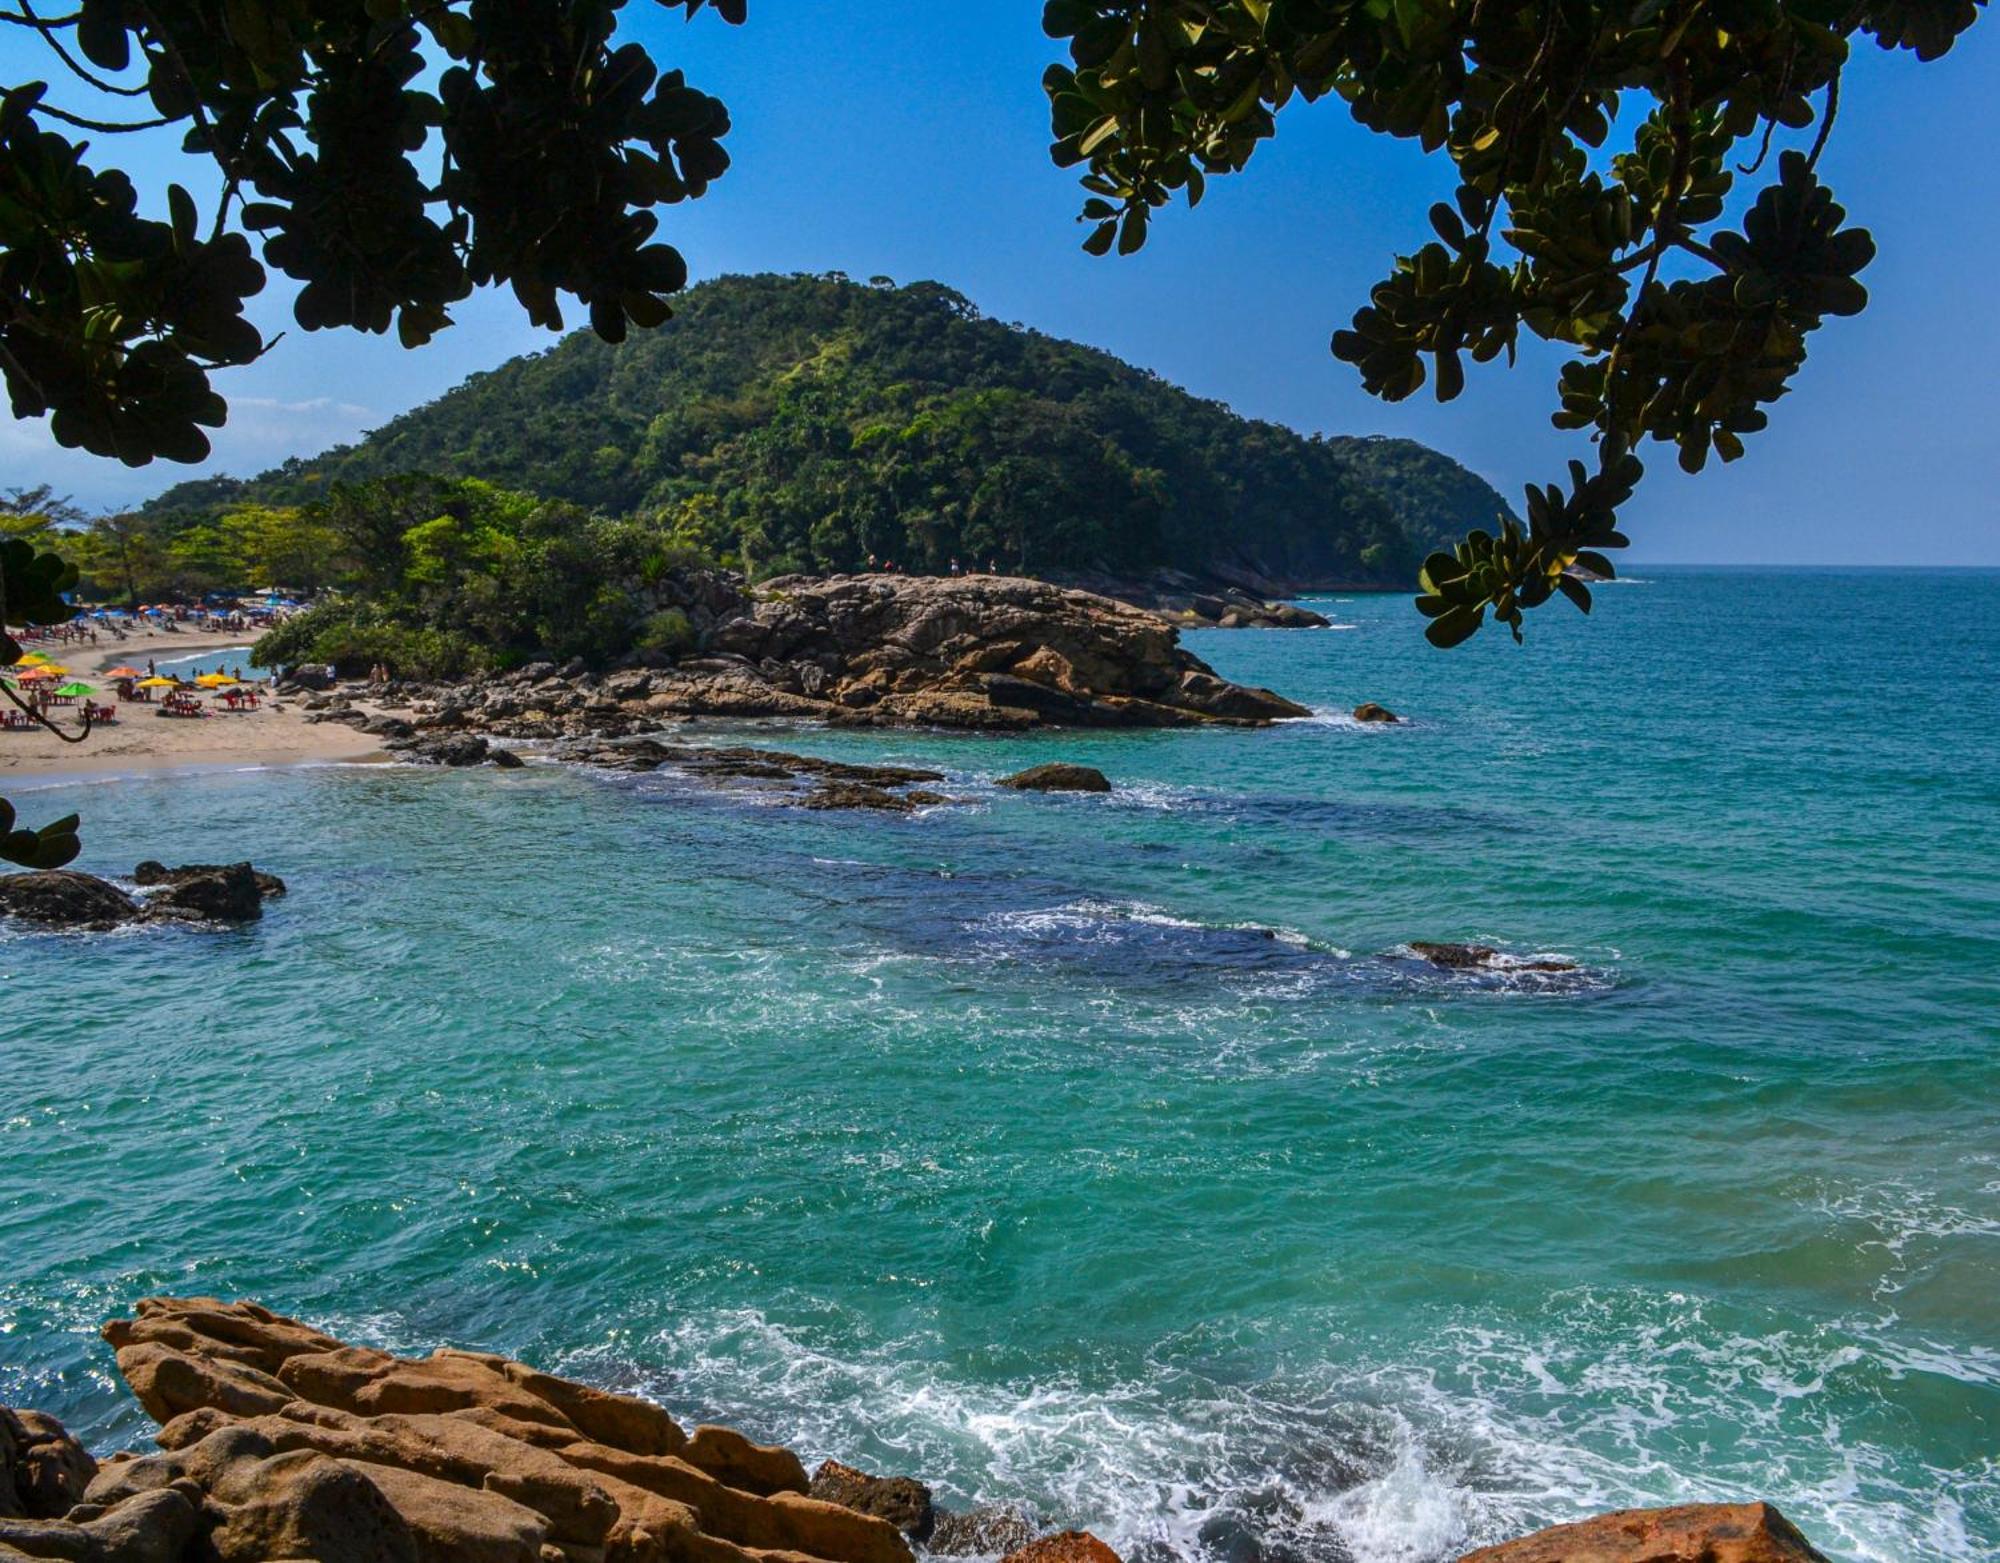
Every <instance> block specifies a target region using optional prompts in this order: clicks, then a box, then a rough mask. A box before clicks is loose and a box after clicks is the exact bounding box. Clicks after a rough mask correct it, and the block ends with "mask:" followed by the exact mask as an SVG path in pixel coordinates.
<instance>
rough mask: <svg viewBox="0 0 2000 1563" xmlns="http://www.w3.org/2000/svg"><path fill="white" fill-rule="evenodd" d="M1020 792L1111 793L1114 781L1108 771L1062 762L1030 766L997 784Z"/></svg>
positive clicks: (1003, 778)
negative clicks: (1111, 780) (1108, 775)
mask: <svg viewBox="0 0 2000 1563" xmlns="http://www.w3.org/2000/svg"><path fill="white" fill-rule="evenodd" d="M994 785H995V786H999V787H1012V788H1013V789H1014V790H1015V791H1016V792H1109V791H1110V790H1111V782H1110V780H1109V778H1107V777H1106V776H1105V774H1104V772H1102V771H1100V770H1098V769H1096V768H1095V767H1094V766H1089V765H1069V764H1065V763H1062V762H1060V761H1058V762H1056V763H1053V764H1049V765H1034V766H1030V767H1029V768H1028V769H1027V770H1025V771H1016V772H1015V773H1014V774H1013V775H1012V776H1003V777H1001V778H1000V780H999V781H998V782H996V783H995V784H994Z"/></svg>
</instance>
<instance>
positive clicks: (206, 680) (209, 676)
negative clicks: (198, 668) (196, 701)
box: [195, 673, 236, 689]
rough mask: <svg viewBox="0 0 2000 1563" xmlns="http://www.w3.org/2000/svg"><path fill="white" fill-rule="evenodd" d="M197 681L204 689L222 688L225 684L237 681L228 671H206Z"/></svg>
mask: <svg viewBox="0 0 2000 1563" xmlns="http://www.w3.org/2000/svg"><path fill="white" fill-rule="evenodd" d="M195 682H196V683H197V684H199V685H201V687H202V688H203V689H221V688H222V687H223V686H224V685H227V684H233V683H235V682H236V680H235V679H233V678H231V677H230V676H229V675H228V674H227V673H204V674H202V675H201V677H199V678H197V679H196V680H195Z"/></svg>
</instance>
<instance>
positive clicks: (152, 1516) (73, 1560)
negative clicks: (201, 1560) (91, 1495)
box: [0, 1488, 201, 1563]
mask: <svg viewBox="0 0 2000 1563" xmlns="http://www.w3.org/2000/svg"><path fill="white" fill-rule="evenodd" d="M200 1503H201V1494H200V1492H199V1491H198V1490H195V1489H192V1488H186V1489H184V1488H164V1489H162V1490H160V1491H158V1492H149V1493H141V1494H139V1495H137V1496H135V1497H133V1498H130V1499H128V1500H127V1501H125V1502H123V1503H120V1504H117V1505H115V1506H112V1507H108V1508H105V1507H97V1506H91V1507H89V1508H86V1509H82V1510H78V1511H76V1512H75V1513H74V1514H73V1515H72V1516H71V1517H69V1518H67V1519H59V1520H58V1519H40V1520H34V1519H6V1518H0V1558H6V1559H14V1558H19V1557H31V1558H59V1559H63V1560H65V1563H185V1559H186V1558H187V1556H188V1554H189V1551H190V1549H191V1548H192V1546H193V1544H194V1541H195V1538H196V1535H197V1534H198V1533H199V1531H200V1529H201V1511H200Z"/></svg>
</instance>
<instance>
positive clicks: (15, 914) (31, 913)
mask: <svg viewBox="0 0 2000 1563" xmlns="http://www.w3.org/2000/svg"><path fill="white" fill-rule="evenodd" d="M132 878H133V881H134V883H136V884H139V885H142V886H147V887H152V890H153V893H152V894H151V895H149V896H147V897H145V898H144V899H140V898H139V897H136V896H132V895H128V894H127V893H126V892H125V891H123V890H121V889H119V888H118V886H116V885H114V884H112V883H111V882H110V881H109V880H108V879H99V878H98V877H97V876H96V875H95V874H84V873H78V872H77V871H75V870H74V869H57V870H54V871H52V872H45V873H28V874H7V875H4V876H0V916H6V917H12V918H15V919H17V920H19V921H21V922H23V923H27V924H30V925H33V926H36V927H42V928H66V929H74V930H76V931H78V932H92V933H100V932H103V931H105V930H107V929H112V928H119V927H124V926H126V925H128V924H132V923H143V922H197V923H247V922H255V921H256V920H257V919H258V918H260V917H262V916H263V915H264V899H265V897H266V896H276V895H283V894H284V893H285V882H284V881H283V880H282V879H280V878H278V876H277V875H275V874H265V873H260V872H258V871H257V870H256V869H255V868H253V867H252V866H251V865H250V864H248V863H189V864H186V865H184V866H182V867H180V868H168V867H167V866H166V865H165V864H163V863H155V862H150V861H149V862H145V863H141V864H140V865H139V866H138V867H137V868H136V869H135V870H133V874H132Z"/></svg>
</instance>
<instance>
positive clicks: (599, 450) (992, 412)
mask: <svg viewBox="0 0 2000 1563" xmlns="http://www.w3.org/2000/svg"><path fill="white" fill-rule="evenodd" d="M405 472H433V473H439V474H447V475H456V476H465V477H477V478H482V479H485V480H488V481H490V482H493V483H496V484H499V485H502V486H505V487H507V488H510V489H519V490H524V491H527V492H530V493H534V494H537V495H540V496H543V497H545V498H550V499H562V500H569V501H573V502H574V503H576V504H578V505H582V506H586V507H589V508H590V509H592V510H596V511H600V512H604V513H609V514H614V515H634V516H645V517H648V518H654V519H657V520H659V521H661V522H662V523H663V524H664V525H665V526H666V527H667V529H668V530H669V531H670V532H672V533H674V534H675V535H678V536H679V537H681V538H682V539H683V540H684V541H686V542H687V543H689V544H692V545H695V546H697V547H700V548H702V549H703V550H705V551H708V552H711V553H714V554H717V555H733V556H735V557H736V559H737V560H738V561H739V562H741V563H744V564H746V565H748V566H749V567H750V568H752V569H753V570H755V571H758V572H775V571H780V570H788V569H808V570H817V569H856V568H860V567H861V566H863V565H864V564H865V563H866V562H867V560H868V558H869V556H870V555H873V556H874V557H875V558H876V559H877V560H878V561H880V562H882V563H885V564H886V563H888V562H890V561H894V562H895V563H897V564H899V565H901V566H903V567H904V568H907V569H913V570H943V569H946V568H947V567H948V566H949V564H950V561H951V560H953V559H957V560H959V561H960V562H961V563H962V564H964V565H965V566H967V567H972V566H974V565H977V566H978V567H980V568H984V567H985V566H986V565H987V564H989V563H998V564H1000V565H1001V566H1002V567H1003V568H1006V569H1010V570H1027V571H1031V572H1050V573H1063V572H1086V571H1106V572H1111V573H1117V574H1133V575H1137V574H1142V573H1145V572H1148V571H1151V570H1154V569H1158V568H1162V567H1167V568H1175V569H1180V570H1185V571H1188V572H1190V573H1193V574H1197V575H1199V574H1203V573H1205V572H1210V571H1215V570H1223V571H1228V570H1236V571H1244V570H1249V571H1255V572H1256V573H1258V574H1261V575H1265V576H1271V577H1277V578H1280V579H1283V580H1287V581H1290V582H1293V583H1297V584H1309V583H1317V584H1334V583H1337V582H1338V583H1352V582H1363V581H1375V582H1381V583H1400V582H1403V581H1407V580H1408V579H1409V576H1410V573H1411V572H1412V571H1413V570H1414V568H1415V566H1416V563H1417V560H1418V559H1419V557H1420V556H1421V551H1420V547H1419V543H1418V541H1413V540H1412V536H1413V534H1412V533H1411V532H1408V531H1406V530H1405V528H1404V526H1403V525H1401V524H1399V521H1398V518H1397V514H1396V512H1395V511H1394V510H1393V509H1392V508H1391V506H1390V504H1389V503H1388V502H1387V501H1386V499H1385V496H1384V493H1383V491H1382V488H1381V487H1380V485H1379V484H1378V482H1377V481H1376V480H1375V479H1374V478H1373V477H1371V475H1370V474H1369V473H1367V472H1364V471H1360V470H1357V468H1356V467H1355V466H1354V465H1353V464H1352V463H1351V460H1350V456H1349V448H1348V447H1345V446H1342V445H1340V444H1338V443H1337V442H1331V441H1325V440H1319V439H1307V438H1304V437H1302V436H1300V435H1297V434H1295V433H1293V432H1292V431H1291V430H1289V429H1284V428H1281V427H1279V426H1277V425H1275V424H1269V423H1258V422H1253V421H1250V420H1247V419H1244V418H1241V417H1238V416H1237V415H1236V414H1234V413H1232V412H1231V411H1230V410H1229V409H1228V408H1226V407H1224V406H1222V405H1220V404H1219V403H1215V402H1209V401H1202V400H1199V399H1197V398H1195V397H1193V396H1190V395H1188V394H1187V393H1186V392H1184V391H1181V390H1179V389H1177V388H1175V387H1173V386H1171V385H1169V384H1167V383H1166V382H1165V381H1163V380H1161V379H1159V378H1158V377H1157V376H1155V375H1151V374H1148V373H1146V372H1145V371H1142V370H1139V369H1134V368H1132V367H1131V366H1130V365H1127V364H1124V363H1121V362H1120V361H1119V360H1117V359H1116V358H1113V357H1112V356H1110V355H1109V354H1107V353H1102V352H1098V351H1096V350H1094V349H1091V348H1086V347H1081V346H1078V345H1076V344H1074V343H1070V342H1063V341H1059V340H1056V339H1055V338H1052V337H1048V336H1044V335H1041V334H1039V333H1037V332H1032V331H1025V330H1021V329H1019V328H1015V327H1010V326H1006V325H1003V324H1001V323H999V322H997V321H991V320H985V319H982V318H980V316H979V314H978V312H977V311H976V310H975V309H974V308H973V306H972V305H971V304H970V303H968V302H967V301H966V300H965V299H964V298H963V297H961V296H960V295H958V294H956V293H954V292H952V291H951V290H950V289H948V288H944V287H941V286H939V285H937V284H935V283H918V284H915V285H912V286H910V287H904V288H896V287H893V286H885V285H879V284H878V285H870V286H862V285H860V284H857V283H853V282H849V281H847V280H845V279H844V278H839V277H775V276H759V277H730V278H724V279H722V280H720V281H717V282H713V283H705V284H703V285H702V286H700V287H698V288H695V289H692V290H690V291H689V293H688V294H687V295H686V297H685V299H684V300H683V302H682V305H681V311H680V314H679V316H678V318H677V319H675V320H674V321H673V322H672V323H670V324H669V325H667V326H665V327H663V328H662V329H660V330H659V331H655V332H649V333H646V334H644V335H640V336H634V337H633V338H632V339H631V340H629V341H627V342H625V343H624V344H623V345H621V346H616V347H613V346H609V345H607V344H605V343H604V342H602V341H599V340H597V339H596V338H594V337H591V336H589V335H586V334H582V333H579V334H577V335H574V336H572V337H570V338H569V339H567V340H565V341H564V342H563V343H561V344H560V345H559V346H557V347H556V348H554V349H553V350H551V351H550V352H548V353H546V354H542V355H539V356H531V357H527V358H520V359H516V360H514V361H512V362H510V363H508V364H505V365H502V366H501V367H500V368H498V369H496V370H494V371H492V372H491V373H488V374H481V375H475V376H473V377H472V378H471V379H470V380H468V381H467V382H466V383H465V384H464V385H462V386H460V387H459V388H458V389H456V390H454V391H452V392H450V393H449V394H447V395H446V396H444V397H442V398H440V399H439V400H438V401H436V402H433V403H431V404H430V405H429V406H426V407H420V408H418V409H416V410H415V411H414V412H411V413H408V414H406V415H404V416H403V417H400V418H397V419H395V420H393V421H392V422H390V423H389V424H387V425H385V426H384V427H383V428H381V429H379V430H377V431H376V432H375V433H374V434H372V435H370V436H369V437H368V438H367V439H366V440H364V441H363V442H361V443H360V444H359V445H357V446H353V447H350V448H345V449H341V450H336V451H330V452H328V453H326V454H325V455H323V456H320V457H317V458H312V459H308V460H301V461H294V462H291V463H288V464H287V465H286V466H285V467H283V468H281V469H279V470H278V471H276V472H273V473H269V474H266V475H265V476H264V477H263V478H261V479H258V480H256V481H255V482H253V483H251V484H249V485H247V486H243V485H234V484H227V483H218V482H217V481H215V480H212V479H211V480H202V481H199V482H195V483H189V484H184V485H182V486H180V487H179V488H176V489H173V490H170V491H169V492H168V493H166V494H165V495H163V496H162V497H161V498H160V499H159V500H158V501H156V502H155V504H154V505H153V506H152V507H151V511H152V513H153V514H154V515H155V516H157V517H161V518H167V517H174V516H179V517H182V518H184V519H186V520H187V521H189V522H190V523H192V522H196V521H200V520H201V519H203V518H205V517H210V516H213V515H215V514H216V513H217V512H218V511H221V510H225V509H227V508H228V507H229V506H231V505H234V504H238V503H241V502H243V501H245V500H253V499H254V500H256V501H258V502H260V503H264V504H278V505H289V504H297V503H299V502H301V501H304V500H308V499H310V498H312V497H314V496H315V495H317V494H320V493H322V492H324V491H325V489H326V488H327V486H328V485H329V484H331V483H333V482H336V481H355V480H360V479H368V478H378V477H388V476H393V475H396V474H400V473H405ZM1411 472H1422V473H1426V474H1428V475H1430V476H1432V477H1433V478H1434V479H1435V481H1436V483H1437V485H1438V486H1439V487H1440V488H1443V487H1447V486H1451V487H1456V488H1457V489H1459V490H1461V491H1463V490H1464V489H1465V488H1467V487H1469V488H1471V489H1473V490H1476V491H1478V492H1481V493H1483V494H1484V496H1485V498H1486V502H1487V503H1486V508H1485V509H1484V511H1483V518H1484V519H1485V520H1487V521H1488V522H1489V523H1490V522H1493V521H1494V520H1496V519H1497V518H1498V517H1500V516H1501V515H1503V514H1504V513H1505V510H1506V507H1505V504H1504V502H1503V501H1502V500H1501V499H1500V498H1499V496H1498V495H1497V494H1495V493H1494V492H1493V491H1492V490H1491V489H1490V488H1487V487H1486V485H1485V484H1483V483H1481V482H1480V480H1479V479H1477V478H1475V477H1473V476H1472V475H1471V474H1469V473H1467V472H1465V471H1464V469H1463V468H1460V467H1458V466H1457V464H1456V463H1454V462H1451V461H1450V460H1449V459H1448V458H1446V457H1443V456H1440V455H1438V454H1437V453H1436V452H1434V451H1428V450H1425V449H1423V447H1421V446H1416V445H1410V446H1409V447H1408V455H1407V460H1406V462H1405V464H1404V468H1403V469H1402V470H1401V471H1400V472H1399V473H1398V474H1397V477H1398V480H1399V481H1400V479H1401V478H1402V477H1403V476H1406V475H1408V474H1409V473H1411ZM1451 519H1455V517H1446V516H1442V515H1433V516H1430V517H1428V518H1427V519H1426V521H1425V524H1424V526H1423V528H1422V529H1421V531H1420V532H1419V533H1418V534H1416V535H1417V537H1418V538H1419V540H1420V541H1421V542H1424V543H1427V542H1428V541H1429V540H1430V539H1431V538H1433V537H1435V536H1436V535H1438V534H1439V533H1440V532H1441V531H1442V529H1443V528H1444V526H1445V525H1447V524H1448V522H1449V521H1450V520H1451Z"/></svg>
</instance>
